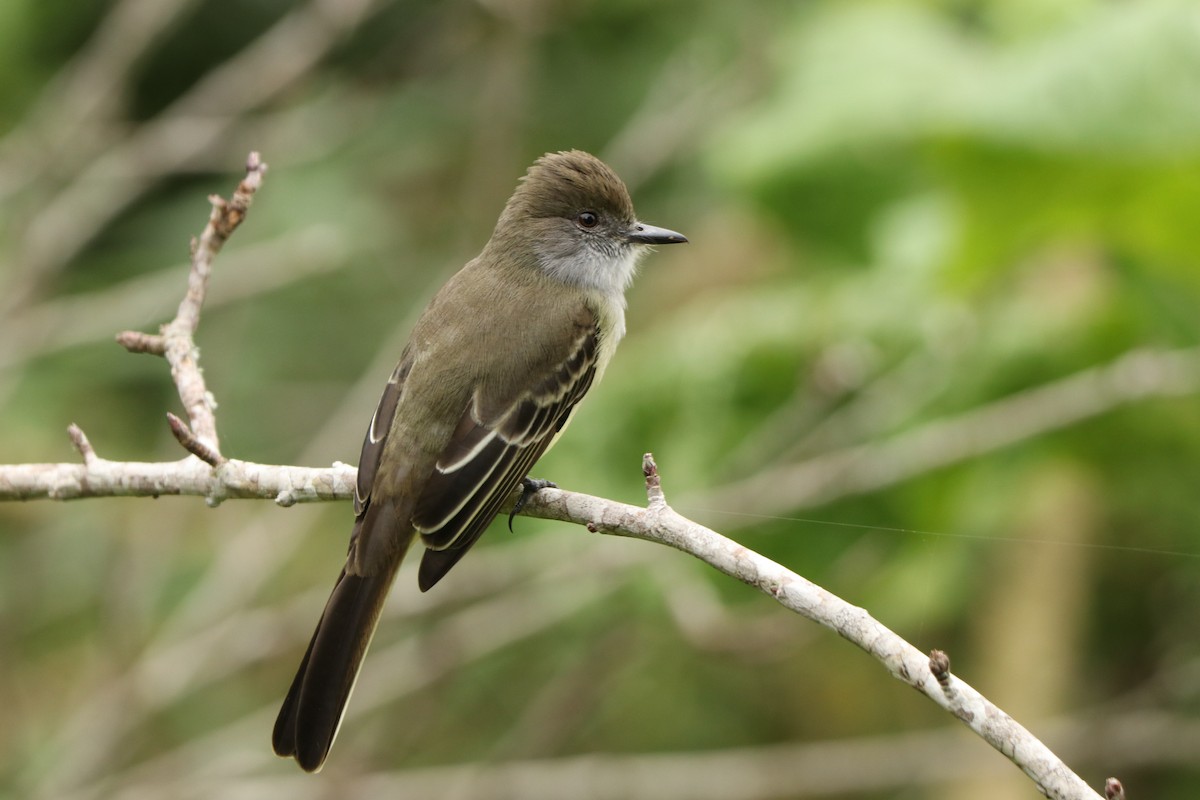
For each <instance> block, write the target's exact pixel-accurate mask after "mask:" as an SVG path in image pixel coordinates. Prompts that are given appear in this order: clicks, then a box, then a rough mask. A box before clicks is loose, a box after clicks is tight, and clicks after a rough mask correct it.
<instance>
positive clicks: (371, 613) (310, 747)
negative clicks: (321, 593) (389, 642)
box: [271, 561, 399, 772]
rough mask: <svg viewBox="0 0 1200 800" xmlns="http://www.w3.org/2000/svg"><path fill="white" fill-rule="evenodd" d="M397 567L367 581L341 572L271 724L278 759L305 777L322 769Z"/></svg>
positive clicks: (363, 577)
mask: <svg viewBox="0 0 1200 800" xmlns="http://www.w3.org/2000/svg"><path fill="white" fill-rule="evenodd" d="M397 567H399V563H398V561H397V564H396V565H395V567H392V568H391V569H385V570H381V571H380V573H379V574H376V575H369V576H359V575H347V574H346V571H345V570H344V569H343V570H342V573H341V574H340V575H339V576H338V580H337V584H335V585H334V587H333V594H331V595H330V596H329V602H328V603H326V604H325V611H324V612H323V613H322V614H321V619H320V621H319V622H317V630H316V632H315V633H314V634H313V637H312V641H311V642H309V644H308V651H307V652H306V653H305V654H304V660H303V661H301V662H300V669H299V670H297V671H296V677H295V679H293V680H292V686H291V688H290V689H288V693H287V697H286V698H284V701H283V708H281V709H280V710H279V716H278V717H277V718H276V720H275V730H274V733H272V735H271V743H272V745H273V746H274V748H275V754H276V755H279V756H283V757H285V758H287V757H292V758H295V759H296V761H297V763H299V764H300V766H301V767H302V768H303V769H305V770H306V771H308V772H317V771H318V770H320V769H321V766H322V765H323V764H324V763H325V757H326V756H327V755H329V748H330V747H332V746H333V739H334V737H335V736H337V732H338V728H339V727H340V726H341V724H342V715H343V714H344V713H345V711H346V702H347V701H348V700H349V699H350V692H351V691H353V690H354V682H355V681H356V680H357V679H358V671H359V669H360V668H361V667H362V660H363V656H364V655H366V653H367V646H368V645H370V644H371V637H372V636H374V635H375V626H376V624H377V623H378V622H379V612H380V610H381V609H382V608H383V601H384V599H385V598H386V597H387V593H388V589H389V588H390V587H391V585H392V579H393V578H394V577H395V576H396V568H397Z"/></svg>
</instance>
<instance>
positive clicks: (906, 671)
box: [522, 453, 1100, 800]
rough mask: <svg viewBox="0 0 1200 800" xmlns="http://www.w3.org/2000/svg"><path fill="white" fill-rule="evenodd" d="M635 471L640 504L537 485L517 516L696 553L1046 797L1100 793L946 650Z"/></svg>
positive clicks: (649, 461) (646, 466)
mask: <svg viewBox="0 0 1200 800" xmlns="http://www.w3.org/2000/svg"><path fill="white" fill-rule="evenodd" d="M642 470H643V473H644V474H645V476H646V496H647V500H648V503H647V506H646V507H645V508H639V507H637V506H631V505H626V504H624V503H617V502H614V501H611V500H605V499H603V498H599V497H591V496H589V495H582V494H576V493H573V492H564V491H561V490H558V489H543V490H541V491H540V492H538V493H537V494H534V495H532V496H531V497H530V498H529V501H528V502H527V503H526V505H525V508H524V509H523V512H522V513H524V514H527V515H529V516H533V517H539V518H541V519H553V520H559V521H562V522H573V523H575V524H577V525H583V526H585V527H586V528H587V529H588V530H589V531H592V532H593V533H609V534H615V535H617V536H628V537H631V538H634V539H642V540H644V541H648V542H657V543H658V544H665V545H668V546H670V547H673V548H675V549H676V550H681V551H683V552H684V553H687V554H688V555H691V556H695V557H696V558H698V559H700V560H701V561H704V562H705V563H707V564H709V565H710V566H712V567H715V568H716V569H718V570H720V571H721V572H723V573H725V574H726V575H729V576H730V577H732V578H737V579H738V580H740V581H742V582H743V583H746V584H749V585H750V586H753V587H754V588H756V589H758V590H759V591H761V592H762V593H763V594H766V595H767V596H769V597H771V598H772V599H774V600H775V601H776V602H778V603H779V604H780V605H782V606H784V607H785V608H788V609H790V610H792V611H795V612H796V613H798V614H800V615H801V616H804V617H807V618H808V619H810V620H812V621H813V622H817V623H820V624H821V625H824V626H825V627H826V628H829V629H830V630H832V631H835V632H836V633H838V634H840V635H841V636H842V637H843V638H845V639H848V640H849V641H851V642H853V643H854V644H856V645H858V646H859V647H860V648H861V649H863V650H865V651H866V652H867V653H870V654H871V655H872V656H874V657H875V659H876V660H878V661H879V662H880V663H882V664H883V665H884V667H886V668H887V670H888V671H889V672H890V673H891V674H892V676H893V677H895V678H898V679H899V680H901V681H903V682H904V683H907V684H908V685H909V686H912V687H913V688H914V689H916V690H917V691H919V692H921V693H922V694H924V695H925V696H926V697H928V698H929V699H930V700H932V701H933V702H934V703H936V704H937V705H939V706H941V707H942V708H944V709H946V710H947V711H949V712H950V713H952V714H953V715H954V716H955V717H957V718H958V719H959V720H960V721H961V722H962V723H963V724H965V725H966V726H967V727H969V728H970V729H971V730H972V731H974V732H975V733H977V734H978V735H979V736H981V737H983V739H984V740H985V741H987V743H988V744H990V745H991V746H992V747H994V748H996V749H997V750H999V751H1000V752H1001V753H1003V754H1004V755H1005V756H1006V757H1007V758H1009V759H1010V760H1011V761H1012V762H1013V763H1014V764H1016V765H1017V766H1018V767H1020V768H1021V769H1022V770H1024V772H1025V774H1026V775H1028V776H1029V777H1030V778H1032V779H1033V781H1034V782H1035V783H1036V784H1037V786H1038V788H1039V790H1040V791H1041V792H1042V793H1043V794H1044V795H1046V797H1050V798H1056V799H1062V800H1066V799H1067V798H1072V799H1074V800H1078V799H1079V798H1088V799H1089V800H1096V799H1097V798H1099V797H1100V795H1098V794H1096V793H1095V792H1094V791H1092V789H1090V788H1089V787H1088V785H1087V784H1086V783H1085V782H1084V781H1083V779H1081V778H1080V777H1079V776H1078V775H1076V774H1075V773H1074V772H1072V771H1071V770H1070V768H1068V767H1067V765H1066V764H1064V763H1063V762H1062V760H1061V759H1059V758H1058V756H1056V755H1055V754H1054V753H1053V752H1052V751H1051V750H1050V749H1049V748H1048V747H1046V745H1044V744H1043V743H1042V742H1041V741H1039V740H1038V739H1037V737H1035V736H1034V735H1033V734H1032V733H1030V732H1029V731H1028V730H1027V729H1025V728H1024V727H1023V726H1022V725H1021V724H1020V723H1018V722H1017V721H1016V720H1014V719H1013V718H1012V717H1010V716H1009V715H1008V714H1006V713H1004V711H1002V710H1001V709H1000V708H998V707H997V706H995V705H994V704H993V703H991V702H990V701H989V700H988V699H987V698H986V697H984V696H983V695H981V694H980V693H979V692H977V691H976V690H975V689H973V688H972V687H970V686H969V685H967V684H966V683H964V682H963V681H962V680H960V679H959V678H957V677H956V676H954V675H953V674H951V673H950V659H949V657H948V656H947V655H946V654H945V653H943V652H941V651H938V650H935V651H933V653H932V654H930V655H925V654H924V653H921V652H920V651H919V650H917V649H916V648H915V647H913V646H912V645H911V644H909V643H908V642H906V641H905V640H904V639H902V638H901V637H900V636H898V635H897V634H896V633H894V632H893V631H891V630H890V629H888V628H887V627H886V626H885V625H883V624H882V623H880V622H879V621H878V620H876V619H874V618H873V617H872V616H871V615H870V614H868V613H867V612H866V611H865V610H864V609H861V608H858V607H857V606H853V605H851V604H850V603H847V602H846V601H845V600H842V599H841V598H840V597H837V596H836V595H834V594H831V593H830V592H828V591H826V590H825V589H822V588H821V587H820V586H817V585H816V584H814V583H812V582H810V581H808V580H806V579H805V578H803V577H801V576H800V575H797V574H796V573H794V572H792V571H791V570H788V569H786V568H784V567H782V566H780V565H779V564H776V563H775V562H774V561H771V560H770V559H768V558H766V557H764V556H761V555H759V554H758V553H755V552H754V551H753V550H749V549H747V548H745V547H743V546H742V545H740V544H738V543H737V542H735V541H733V540H732V539H728V538H726V537H724V536H722V535H721V534H719V533H717V532H715V531H712V530H710V529H708V528H706V527H704V526H703V525H699V524H697V523H695V522H692V521H691V520H689V519H687V518H685V517H683V516H682V515H680V514H679V513H677V512H676V511H675V510H674V509H673V508H671V507H670V506H669V505H668V504H667V501H666V497H665V495H664V493H663V490H662V483H661V480H660V478H659V474H658V467H657V465H656V464H655V463H654V459H653V457H652V456H651V454H649V453H647V454H646V455H645V457H644V458H643V462H642Z"/></svg>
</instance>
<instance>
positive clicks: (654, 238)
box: [625, 222, 687, 244]
mask: <svg viewBox="0 0 1200 800" xmlns="http://www.w3.org/2000/svg"><path fill="white" fill-rule="evenodd" d="M625 238H626V239H628V240H629V241H631V242H637V243H638V244H679V243H681V242H686V241H687V237H686V236H684V235H683V234H682V233H676V232H675V231H669V230H667V229H666V228H656V227H654V226H653V225H647V224H645V223H644V222H635V223H634V225H633V230H631V231H629V232H628V233H626V234H625Z"/></svg>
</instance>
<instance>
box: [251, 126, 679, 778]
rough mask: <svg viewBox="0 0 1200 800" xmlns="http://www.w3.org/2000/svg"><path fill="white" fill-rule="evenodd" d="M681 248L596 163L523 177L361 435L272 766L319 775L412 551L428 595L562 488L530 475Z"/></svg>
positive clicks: (577, 157) (436, 301)
mask: <svg viewBox="0 0 1200 800" xmlns="http://www.w3.org/2000/svg"><path fill="white" fill-rule="evenodd" d="M686 241H687V238H686V237H685V236H683V234H680V233H676V232H675V231H671V230H667V229H665V228H659V227H655V226H653V225H649V224H646V223H643V222H639V221H638V219H637V217H636V215H635V214H634V210H633V203H632V201H631V200H630V196H629V192H628V190H627V189H626V186H625V184H624V183H623V182H622V180H621V179H620V178H619V177H618V176H617V174H616V173H615V172H614V171H613V170H612V169H611V168H610V167H609V166H608V165H607V164H605V163H604V162H603V161H601V160H600V159H598V158H596V157H595V156H593V155H590V154H589V153H586V152H583V151H581V150H569V151H560V152H554V153H547V154H545V155H543V156H542V157H540V158H538V159H537V160H536V161H535V162H534V163H533V165H532V166H530V167H529V168H528V170H527V171H526V173H525V175H524V176H523V177H522V178H521V179H520V180H519V181H518V184H517V188H516V190H515V191H514V192H513V194H512V196H511V197H510V198H509V200H508V202H507V203H506V204H505V206H504V209H503V211H502V212H501V214H500V217H499V219H498V221H497V223H496V226H495V228H494V230H493V231H492V234H491V237H490V238H489V240H488V242H487V244H486V245H485V246H484V248H483V250H482V251H481V252H480V253H479V255H478V256H476V257H475V258H474V259H472V260H471V261H469V262H467V264H466V265H465V266H464V267H463V268H462V269H461V270H459V271H458V272H457V273H456V274H455V275H454V276H453V277H451V278H450V279H449V280H448V281H447V282H446V283H445V285H443V286H442V288H441V289H440V290H439V291H438V292H437V293H436V294H435V295H434V297H433V299H432V300H431V301H430V302H429V305H428V306H427V307H426V309H425V310H424V312H423V313H422V314H421V316H420V317H419V318H418V320H417V322H416V324H415V326H414V327H413V330H412V333H411V335H410V338H409V341H408V344H407V345H406V346H405V348H404V350H403V351H402V353H401V356H400V360H399V363H398V364H397V365H396V368H395V370H394V371H393V372H392V374H391V377H390V378H389V379H388V381H387V384H386V386H385V388H384V391H383V395H382V397H381V398H380V400H379V404H378V406H377V407H376V409H375V413H374V415H373V416H372V418H371V422H370V425H369V426H368V427H367V432H366V436H365V437H364V439H363V445H362V454H361V456H360V459H359V466H358V475H357V481H356V485H355V493H354V527H353V530H352V532H351V535H350V545H349V550H348V553H347V556H346V561H345V564H344V565H343V567H342V569H341V573H340V574H339V575H338V578H337V582H336V583H335V584H334V588H333V592H332V593H331V594H330V596H329V600H328V602H327V603H326V605H325V608H324V611H323V612H322V614H321V617H320V619H319V621H318V622H317V628H316V631H315V632H314V633H313V636H312V639H311V641H310V642H309V645H308V650H307V651H306V652H305V654H304V657H303V660H302V661H301V662H300V667H299V669H298V670H297V672H296V676H295V678H294V679H293V681H292V683H291V686H290V688H289V689H288V692H287V695H286V697H285V699H284V701H283V705H282V707H281V708H280V711H279V715H278V717H277V719H276V721H275V727H274V730H273V733H272V746H273V749H274V751H275V753H276V754H277V755H279V756H281V757H284V758H288V757H290V758H294V759H295V760H296V762H297V763H298V764H299V765H300V767H301V768H302V769H304V770H305V771H307V772H317V771H319V770H320V769H321V768H322V766H323V765H324V763H325V760H326V758H327V757H328V755H329V751H330V748H331V747H332V745H333V741H334V739H335V737H336V736H337V733H338V730H339V728H340V727H341V722H342V718H343V716H344V714H345V709H346V705H347V702H348V701H349V699H350V695H351V692H352V691H353V689H354V684H355V681H356V680H357V678H358V674H359V670H360V668H361V666H362V662H363V657H364V656H365V654H366V652H367V648H368V646H369V644H370V642H371V638H372V636H373V635H374V632H375V629H376V626H377V624H378V622H379V615H380V611H381V609H382V608H383V604H384V600H385V598H386V597H387V594H388V591H389V589H390V587H391V585H392V582H393V579H394V578H395V576H396V572H397V570H398V569H399V567H400V563H401V561H402V560H403V559H404V557H405V554H406V553H407V551H408V550H409V548H410V546H411V545H413V544H414V543H415V542H417V541H419V542H420V543H421V544H422V545H423V546H424V550H423V552H422V554H421V563H420V566H419V569H418V575H417V582H418V586H419V588H420V590H421V591H427V590H428V589H430V588H431V587H433V586H434V584H436V583H437V582H438V581H440V580H441V579H442V577H443V576H445V575H446V573H447V572H448V571H449V570H450V569H451V568H452V567H453V566H454V565H455V564H457V563H458V561H459V560H460V559H461V558H462V557H463V556H464V555H465V554H466V552H467V550H468V549H470V547H471V546H472V545H473V544H474V543H475V542H476V541H477V540H478V539H479V537H480V536H481V535H482V534H483V532H484V530H485V529H486V528H487V527H488V526H489V524H490V523H491V522H492V520H493V519H494V518H495V517H496V515H497V514H498V513H499V512H500V511H502V510H503V509H504V508H505V501H506V499H507V498H509V497H510V496H512V495H513V493H514V492H516V491H517V490H518V489H521V490H522V494H521V495H520V497H521V501H524V500H525V499H527V498H528V497H529V496H530V495H531V493H533V492H536V491H538V490H539V489H540V488H544V487H545V486H546V485H552V484H549V483H548V482H545V481H535V480H533V479H531V478H529V477H528V473H529V470H530V469H531V468H532V466H533V465H534V463H535V462H536V461H537V460H538V458H540V457H541V456H542V455H543V454H544V453H545V452H546V450H548V449H549V448H550V446H551V445H552V444H553V443H554V442H555V441H556V440H557V438H558V436H559V435H560V434H561V433H562V432H563V431H564V429H565V428H566V426H567V423H568V422H569V421H570V419H571V417H572V415H573V413H574V411H575V409H576V407H577V406H578V404H579V402H580V400H582V399H583V397H584V395H585V394H587V392H588V390H589V389H590V388H591V387H592V386H593V385H594V384H595V383H597V382H598V381H599V380H600V378H601V376H602V375H603V374H604V370H605V367H606V366H607V365H608V363H609V360H610V359H611V358H612V355H613V352H614V351H615V350H616V347H617V344H618V342H620V340H621V338H622V336H624V334H625V292H626V290H627V289H628V287H629V285H630V283H631V281H632V280H633V276H634V272H635V270H636V266H637V262H638V260H639V258H640V257H641V256H642V255H643V254H644V253H645V252H646V251H647V250H648V249H649V246H651V245H665V244H676V243H682V242H686ZM510 522H511V517H510Z"/></svg>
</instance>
